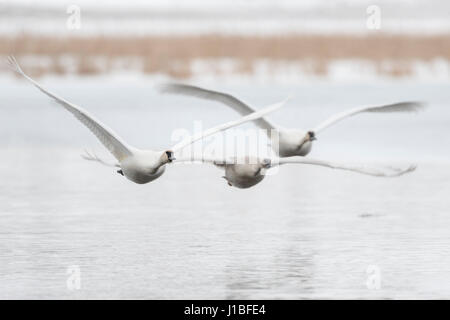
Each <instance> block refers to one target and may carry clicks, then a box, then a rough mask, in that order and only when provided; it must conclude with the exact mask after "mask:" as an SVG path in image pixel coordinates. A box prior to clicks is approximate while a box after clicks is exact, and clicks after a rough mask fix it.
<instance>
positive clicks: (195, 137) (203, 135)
mask: <svg viewBox="0 0 450 320" xmlns="http://www.w3.org/2000/svg"><path fill="white" fill-rule="evenodd" d="M288 99H289V98H288ZM288 99H285V100H284V101H281V102H279V103H275V104H273V105H270V106H268V107H266V108H264V109H261V110H259V111H255V112H253V113H250V114H249V115H246V116H244V117H242V118H240V119H237V120H234V121H229V122H226V123H223V124H221V125H218V126H216V127H213V128H210V129H207V130H205V131H203V132H200V133H199V134H195V135H193V136H190V137H188V139H185V140H183V141H181V142H179V143H177V144H176V145H174V146H173V147H172V148H171V150H172V151H174V152H175V151H178V150H180V149H182V148H184V147H187V146H188V145H190V144H192V143H194V142H195V141H197V140H200V139H203V138H206V137H209V136H211V135H213V134H215V133H218V132H220V131H224V130H227V129H229V128H232V127H236V126H238V125H241V124H243V123H245V122H248V121H252V120H256V119H259V118H261V117H263V116H265V115H266V114H269V113H271V112H274V111H275V110H278V109H279V108H281V107H282V106H283V105H284V104H285V103H286V101H287V100H288Z"/></svg>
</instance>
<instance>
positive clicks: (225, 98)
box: [158, 83, 276, 130]
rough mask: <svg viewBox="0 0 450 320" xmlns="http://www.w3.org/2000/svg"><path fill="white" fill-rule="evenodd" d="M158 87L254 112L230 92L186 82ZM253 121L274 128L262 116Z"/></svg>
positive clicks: (161, 89)
mask: <svg viewBox="0 0 450 320" xmlns="http://www.w3.org/2000/svg"><path fill="white" fill-rule="evenodd" d="M158 89H159V91H160V92H162V93H172V94H179V95H186V96H191V97H197V98H201V99H205V100H211V101H217V102H220V103H222V104H225V105H227V106H229V107H230V108H232V109H233V110H235V111H236V112H238V113H239V114H241V115H243V116H245V115H248V114H250V113H253V112H255V109H253V108H251V107H250V106H249V105H248V104H246V103H244V102H242V101H241V100H239V99H237V98H236V97H234V96H232V95H231V94H228V93H224V92H219V91H213V90H207V89H204V88H200V87H196V86H191V85H187V84H180V83H169V84H163V85H160V86H158ZM254 122H255V123H256V124H257V125H258V126H259V127H261V128H263V129H266V130H271V129H275V128H276V126H275V125H274V124H272V123H270V122H269V121H267V120H266V119H264V118H260V119H256V120H254Z"/></svg>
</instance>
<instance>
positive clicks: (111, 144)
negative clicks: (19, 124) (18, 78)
mask: <svg viewBox="0 0 450 320" xmlns="http://www.w3.org/2000/svg"><path fill="white" fill-rule="evenodd" d="M8 63H9V65H10V67H11V69H13V70H14V71H15V72H17V73H18V74H20V75H22V76H23V77H24V78H25V79H27V80H28V81H30V82H31V83H32V84H33V85H34V86H35V87H36V88H38V89H39V90H40V91H41V92H43V93H45V94H46V95H47V96H49V97H50V98H52V99H54V100H55V101H56V102H57V103H58V104H59V105H61V106H62V107H64V108H65V109H66V110H67V111H69V112H70V113H72V114H73V115H74V116H75V117H76V118H77V119H78V120H80V122H81V123H83V124H84V125H85V126H86V127H87V128H88V129H89V130H90V131H91V132H92V133H93V134H94V135H95V136H96V137H97V138H98V140H100V142H101V143H102V144H103V145H104V146H105V147H106V149H108V150H109V151H110V152H111V153H112V154H113V155H114V157H115V158H116V159H117V160H119V161H120V160H122V159H123V158H125V157H127V156H129V155H131V154H132V148H131V147H130V146H127V144H126V143H125V142H124V141H122V139H121V138H120V137H119V136H117V135H116V134H115V133H114V132H113V131H112V130H111V129H110V128H108V127H107V126H106V125H103V124H102V123H101V122H100V121H98V120H96V119H95V118H94V117H93V116H91V115H90V114H89V113H88V112H87V111H86V110H84V109H83V108H81V107H78V106H76V105H74V104H72V103H70V102H68V101H66V100H64V99H62V98H60V97H58V96H57V95H55V94H53V93H51V92H50V91H48V90H46V89H44V88H43V87H42V86H41V85H40V84H39V83H37V82H36V81H35V80H33V79H31V78H30V77H29V76H27V75H26V74H25V73H24V72H23V71H22V69H21V68H20V66H19V64H18V63H17V61H16V59H15V58H14V57H12V56H11V57H8Z"/></svg>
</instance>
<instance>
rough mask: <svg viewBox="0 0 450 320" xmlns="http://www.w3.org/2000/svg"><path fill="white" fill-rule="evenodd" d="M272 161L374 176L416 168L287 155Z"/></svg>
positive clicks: (387, 175)
mask: <svg viewBox="0 0 450 320" xmlns="http://www.w3.org/2000/svg"><path fill="white" fill-rule="evenodd" d="M273 162H274V163H279V164H280V165H282V164H288V163H299V164H311V165H318V166H323V167H328V168H332V169H340V170H348V171H354V172H358V173H362V174H367V175H371V176H376V177H397V176H401V175H404V174H406V173H408V172H411V171H414V170H415V169H416V165H410V166H408V167H406V168H395V167H371V166H366V165H349V164H342V163H335V162H329V161H324V160H318V159H311V158H309V157H308V158H305V157H287V158H279V159H275V161H273Z"/></svg>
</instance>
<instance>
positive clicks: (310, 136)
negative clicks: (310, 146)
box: [306, 131, 317, 141]
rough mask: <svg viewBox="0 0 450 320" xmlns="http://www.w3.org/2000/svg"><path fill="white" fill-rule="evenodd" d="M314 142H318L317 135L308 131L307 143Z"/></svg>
mask: <svg viewBox="0 0 450 320" xmlns="http://www.w3.org/2000/svg"><path fill="white" fill-rule="evenodd" d="M314 140H317V138H316V134H315V133H314V131H308V132H307V133H306V141H314Z"/></svg>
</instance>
